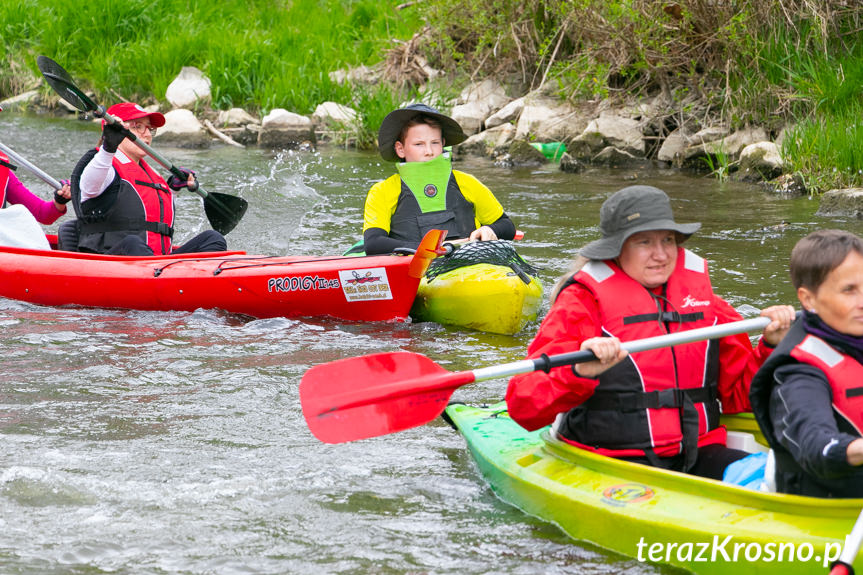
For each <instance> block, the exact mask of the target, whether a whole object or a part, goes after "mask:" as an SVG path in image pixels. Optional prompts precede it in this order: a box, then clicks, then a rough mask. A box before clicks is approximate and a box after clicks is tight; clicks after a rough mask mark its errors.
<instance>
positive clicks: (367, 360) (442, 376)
mask: <svg viewBox="0 0 863 575" xmlns="http://www.w3.org/2000/svg"><path fill="white" fill-rule="evenodd" d="M473 380H474V375H473V372H470V371H462V372H456V373H452V372H449V371H447V370H446V369H444V368H443V367H441V366H439V365H438V364H436V363H435V362H433V361H432V360H430V359H429V358H427V357H426V356H424V355H420V354H418V353H409V352H392V353H377V354H373V355H366V356H362V357H350V358H347V359H340V360H338V361H334V362H331V363H325V364H321V365H317V366H315V367H313V368H311V369H309V370H308V371H307V372H306V374H305V375H304V376H303V379H302V381H300V403H301V405H302V408H303V415H304V417H305V418H306V423H307V424H308V426H309V430H310V431H311V432H312V434H313V435H314V436H315V437H317V438H318V439H320V440H321V441H323V442H324V443H343V442H346V441H354V440H357V439H368V438H370V437H377V436H379V435H385V434H387V433H394V432H396V431H402V430H404V429H408V428H411V427H416V426H418V425H423V424H425V423H428V422H429V421H431V420H432V419H434V418H436V417H437V416H438V415H440V414H441V413H442V412H443V410H444V409H445V408H446V405H447V403H448V402H449V398H450V396H451V395H452V392H453V391H454V390H455V389H456V388H457V387H460V386H462V385H464V384H466V383H470V382H472V381H473Z"/></svg>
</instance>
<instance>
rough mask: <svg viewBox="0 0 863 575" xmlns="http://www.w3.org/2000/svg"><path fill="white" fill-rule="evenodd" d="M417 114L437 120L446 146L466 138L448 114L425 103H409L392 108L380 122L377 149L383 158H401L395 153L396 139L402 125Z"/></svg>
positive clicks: (392, 159)
mask: <svg viewBox="0 0 863 575" xmlns="http://www.w3.org/2000/svg"><path fill="white" fill-rule="evenodd" d="M417 116H428V117H430V118H433V119H434V120H436V121H438V122H439V123H440V125H441V133H442V134H441V135H442V136H443V139H444V144H445V145H447V146H455V145H457V144H461V143H462V142H464V141H465V140H467V136H466V135H465V133H464V131H463V130H462V129H461V126H459V124H458V122H456V121H455V120H453V119H452V118H450V117H449V116H447V115H444V114H441V113H440V112H438V111H437V110H435V109H434V108H432V107H431V106H427V105H426V104H409V105H407V106H405V107H404V108H399V109H398V110H393V111H392V112H390V113H389V114H387V117H386V118H384V121H383V122H381V128H380V130H378V150H379V151H380V153H381V157H382V158H383V159H385V160H386V161H388V162H398V161H399V160H401V158H399V157H398V155H397V154H396V149H395V145H396V141H397V140H398V139H399V135H400V134H401V133H402V128H403V127H404V125H405V124H407V123H408V122H410V121H411V120H413V119H414V118H416V117H417Z"/></svg>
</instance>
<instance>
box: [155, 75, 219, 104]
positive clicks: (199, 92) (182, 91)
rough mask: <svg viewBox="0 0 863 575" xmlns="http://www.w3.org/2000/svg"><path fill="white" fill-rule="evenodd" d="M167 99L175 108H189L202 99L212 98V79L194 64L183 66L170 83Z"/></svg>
mask: <svg viewBox="0 0 863 575" xmlns="http://www.w3.org/2000/svg"><path fill="white" fill-rule="evenodd" d="M165 99H166V100H168V102H170V103H171V105H172V106H174V107H175V108H188V107H192V106H194V105H195V103H197V102H198V101H200V100H209V99H210V79H209V78H207V77H206V76H204V73H203V72H201V71H200V70H198V69H197V68H195V67H192V66H183V69H182V70H180V73H179V74H178V75H177V77H176V78H174V80H173V81H172V82H171V83H170V84H169V85H168V89H167V90H166V91H165Z"/></svg>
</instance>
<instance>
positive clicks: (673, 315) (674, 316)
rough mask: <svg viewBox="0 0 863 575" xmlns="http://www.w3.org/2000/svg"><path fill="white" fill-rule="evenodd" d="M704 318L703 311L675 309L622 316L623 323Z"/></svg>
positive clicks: (683, 320) (681, 321)
mask: <svg viewBox="0 0 863 575" xmlns="http://www.w3.org/2000/svg"><path fill="white" fill-rule="evenodd" d="M702 319H704V312H703V311H697V312H692V313H679V312H677V311H664V312H662V314H659V313H641V314H638V315H630V316H627V317H625V318H623V325H630V324H633V323H641V322H645V321H661V322H663V323H685V322H690V321H700V320H702Z"/></svg>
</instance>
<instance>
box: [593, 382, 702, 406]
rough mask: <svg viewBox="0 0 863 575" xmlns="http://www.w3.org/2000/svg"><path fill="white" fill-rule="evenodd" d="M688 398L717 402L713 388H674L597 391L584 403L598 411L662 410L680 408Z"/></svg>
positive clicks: (693, 401) (694, 401)
mask: <svg viewBox="0 0 863 575" xmlns="http://www.w3.org/2000/svg"><path fill="white" fill-rule="evenodd" d="M687 397H688V398H689V401H690V402H692V403H708V402H711V401H715V400H716V390H715V389H714V388H713V387H696V388H689V389H678V388H673V389H663V390H659V391H647V392H635V393H621V392H614V391H599V390H597V391H596V392H594V394H593V395H592V396H591V397H590V399H588V400H587V401H585V402H584V406H585V407H586V408H587V409H591V410H598V411H635V410H639V409H661V408H665V407H680V406H681V405H684V404H685V403H686V398H687Z"/></svg>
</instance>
